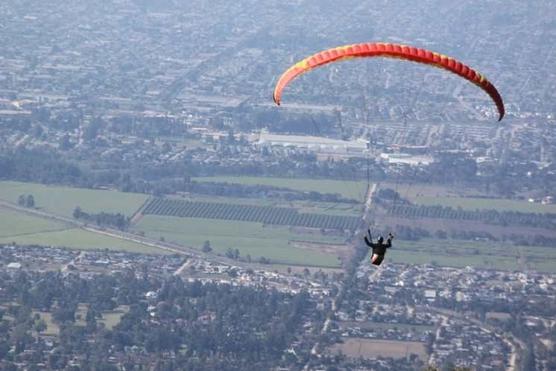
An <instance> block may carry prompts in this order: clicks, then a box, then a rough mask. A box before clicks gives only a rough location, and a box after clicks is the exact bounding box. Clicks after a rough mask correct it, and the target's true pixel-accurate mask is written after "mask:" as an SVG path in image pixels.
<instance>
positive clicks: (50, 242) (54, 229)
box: [0, 208, 165, 254]
mask: <svg viewBox="0 0 556 371" xmlns="http://www.w3.org/2000/svg"><path fill="white" fill-rule="evenodd" d="M12 242H15V243H17V244H20V245H42V246H55V247H67V248H71V249H79V250H81V249H83V250H86V249H110V250H119V251H120V250H121V251H130V252H137V253H150V254H154V253H157V254H163V253H165V251H164V250H160V249H156V248H153V247H149V246H144V245H141V244H138V243H134V242H130V241H124V240H120V239H118V238H113V237H109V236H104V235H99V234H96V233H93V232H89V231H85V230H82V229H79V228H75V227H73V226H71V225H69V224H65V223H61V222H57V221H53V220H47V219H43V218H39V217H36V216H31V215H27V214H24V213H20V212H17V211H12V210H9V209H2V208H0V243H6V244H9V243H12Z"/></svg>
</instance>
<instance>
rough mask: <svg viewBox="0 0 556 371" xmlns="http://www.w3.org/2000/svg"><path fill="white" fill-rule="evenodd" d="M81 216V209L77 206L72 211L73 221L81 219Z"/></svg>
mask: <svg viewBox="0 0 556 371" xmlns="http://www.w3.org/2000/svg"><path fill="white" fill-rule="evenodd" d="M82 215H83V211H82V210H81V208H80V207H79V206H77V207H76V208H75V209H73V217H74V218H75V219H79V218H81V216H82Z"/></svg>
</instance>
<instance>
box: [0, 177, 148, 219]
mask: <svg viewBox="0 0 556 371" xmlns="http://www.w3.org/2000/svg"><path fill="white" fill-rule="evenodd" d="M22 194H25V195H28V194H31V195H33V197H34V199H35V204H36V207H38V208H41V209H44V210H46V211H49V212H52V213H54V214H58V215H62V216H66V217H71V216H72V214H73V210H74V209H75V207H76V206H80V207H81V209H83V211H85V212H88V213H99V212H101V211H104V212H108V213H122V214H124V215H127V216H131V215H133V213H135V211H137V209H138V208H139V207H140V206H141V205H142V204H143V203H144V202H145V200H146V199H147V197H148V196H147V195H144V194H138V193H124V192H118V191H103V190H94V189H85V188H71V187H63V186H46V185H42V184H35V183H21V182H0V199H1V200H4V201H8V202H12V203H17V199H18V197H19V196H20V195H22Z"/></svg>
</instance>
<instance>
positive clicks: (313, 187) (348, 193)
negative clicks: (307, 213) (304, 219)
mask: <svg viewBox="0 0 556 371" xmlns="http://www.w3.org/2000/svg"><path fill="white" fill-rule="evenodd" d="M193 180H196V181H198V182H226V183H236V184H245V185H267V186H274V187H282V188H289V189H293V190H297V191H304V192H310V191H314V192H319V193H332V194H334V193H337V194H340V195H342V197H345V198H349V199H353V200H357V201H363V200H364V198H365V192H366V191H367V183H366V182H362V181H350V180H346V181H343V180H329V179H296V178H271V177H247V176H246V177H236V176H216V177H199V178H193Z"/></svg>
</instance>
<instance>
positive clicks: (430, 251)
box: [387, 239, 556, 273]
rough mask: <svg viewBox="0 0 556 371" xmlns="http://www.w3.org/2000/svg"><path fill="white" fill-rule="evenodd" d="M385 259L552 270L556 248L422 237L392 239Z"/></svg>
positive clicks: (453, 265) (401, 261)
mask: <svg viewBox="0 0 556 371" xmlns="http://www.w3.org/2000/svg"><path fill="white" fill-rule="evenodd" d="M387 259H388V260H389V261H391V262H395V263H409V264H437V265H439V266H448V267H465V266H472V267H476V268H487V269H497V270H509V271H517V270H526V269H531V270H535V271H540V272H549V273H556V248H550V247H538V246H514V245H511V244H503V243H500V242H486V241H479V242H470V241H458V240H437V239H423V240H420V241H415V242H412V241H395V242H394V244H393V248H392V249H391V250H390V251H389V252H388V255H387Z"/></svg>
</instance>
